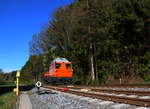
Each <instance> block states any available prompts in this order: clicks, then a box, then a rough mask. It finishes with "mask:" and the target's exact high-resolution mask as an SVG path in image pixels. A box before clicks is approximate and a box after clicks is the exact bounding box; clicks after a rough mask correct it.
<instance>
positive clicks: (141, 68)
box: [21, 0, 150, 84]
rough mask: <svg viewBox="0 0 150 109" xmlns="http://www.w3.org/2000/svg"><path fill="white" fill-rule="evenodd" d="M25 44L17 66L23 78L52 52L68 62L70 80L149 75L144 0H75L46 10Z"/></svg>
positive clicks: (40, 68)
mask: <svg viewBox="0 0 150 109" xmlns="http://www.w3.org/2000/svg"><path fill="white" fill-rule="evenodd" d="M40 17H42V16H40ZM29 49H30V57H29V60H28V61H27V62H26V64H25V65H24V66H23V68H22V70H21V73H22V79H24V80H26V81H28V80H31V79H33V77H34V78H36V79H37V78H38V75H39V76H41V75H42V74H43V73H44V72H47V71H48V66H49V64H50V62H51V61H52V60H53V59H54V58H56V57H64V58H67V59H68V60H70V61H71V62H72V63H73V69H74V80H73V81H74V82H79V83H81V84H91V83H94V84H101V83H106V81H108V80H109V79H110V78H113V79H119V78H122V79H123V78H125V77H134V76H140V77H141V78H142V79H143V80H144V81H150V0H76V1H74V2H73V3H72V4H70V5H66V6H63V7H60V8H58V9H57V10H56V11H55V12H54V13H53V15H51V19H50V20H49V22H48V25H46V27H45V28H43V29H42V30H41V31H40V32H39V33H37V34H34V35H33V36H32V40H31V41H30V43H29ZM41 77H42V76H41Z"/></svg>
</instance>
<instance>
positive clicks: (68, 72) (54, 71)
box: [44, 58, 73, 83]
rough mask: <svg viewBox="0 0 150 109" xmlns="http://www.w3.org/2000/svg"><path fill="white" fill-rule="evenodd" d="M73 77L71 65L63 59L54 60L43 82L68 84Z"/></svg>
mask: <svg viewBox="0 0 150 109" xmlns="http://www.w3.org/2000/svg"><path fill="white" fill-rule="evenodd" d="M72 76H73V69H72V63H71V62H70V61H68V60H67V59H65V58H56V59H54V60H53V61H52V62H51V64H50V67H49V71H48V73H45V74H44V80H45V81H46V82H48V83H68V82H69V81H71V79H72Z"/></svg>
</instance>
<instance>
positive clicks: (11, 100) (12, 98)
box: [0, 92, 18, 109]
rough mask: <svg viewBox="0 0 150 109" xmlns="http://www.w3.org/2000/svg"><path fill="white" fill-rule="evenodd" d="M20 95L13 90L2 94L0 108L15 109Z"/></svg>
mask: <svg viewBox="0 0 150 109" xmlns="http://www.w3.org/2000/svg"><path fill="white" fill-rule="evenodd" d="M17 101H18V97H17V96H16V95H15V93H13V92H9V93H6V94H3V95H1V96H0V109H14V108H15V106H16V103H17Z"/></svg>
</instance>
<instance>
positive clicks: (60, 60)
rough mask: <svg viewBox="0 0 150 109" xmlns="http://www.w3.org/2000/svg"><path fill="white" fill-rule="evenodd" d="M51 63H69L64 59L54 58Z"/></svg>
mask: <svg viewBox="0 0 150 109" xmlns="http://www.w3.org/2000/svg"><path fill="white" fill-rule="evenodd" d="M53 62H67V63H70V61H68V60H67V59H65V58H56V59H54V60H53Z"/></svg>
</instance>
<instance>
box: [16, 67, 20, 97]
mask: <svg viewBox="0 0 150 109" xmlns="http://www.w3.org/2000/svg"><path fill="white" fill-rule="evenodd" d="M19 77H20V71H19V70H17V74H16V79H17V80H16V95H19Z"/></svg>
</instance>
